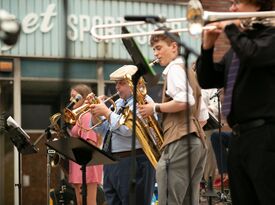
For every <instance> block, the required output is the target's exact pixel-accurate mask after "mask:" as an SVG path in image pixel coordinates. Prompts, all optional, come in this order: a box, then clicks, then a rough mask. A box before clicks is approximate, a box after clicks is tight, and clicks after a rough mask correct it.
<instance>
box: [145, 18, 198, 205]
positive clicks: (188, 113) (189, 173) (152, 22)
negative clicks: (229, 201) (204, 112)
mask: <svg viewBox="0 0 275 205" xmlns="http://www.w3.org/2000/svg"><path fill="white" fill-rule="evenodd" d="M147 21H148V22H150V23H151V24H154V25H156V26H157V27H158V28H159V29H162V30H164V35H166V36H168V37H169V38H171V39H173V40H174V41H175V42H177V43H178V45H179V46H181V47H183V48H184V50H185V52H183V53H180V54H179V56H181V57H182V58H183V59H184V63H185V73H186V101H187V108H186V117H187V119H189V115H190V106H189V96H188V82H189V75H188V58H189V55H190V53H192V54H193V55H195V56H196V57H198V56H199V54H198V53H197V52H196V51H195V50H194V49H192V48H190V47H189V46H187V45H186V44H185V43H184V42H182V41H181V40H180V39H179V38H178V37H177V36H175V35H174V34H173V33H170V32H169V30H168V29H166V28H165V27H164V28H163V27H161V26H159V25H158V22H156V20H155V19H154V18H152V19H147ZM187 133H190V121H189V120H187ZM187 145H188V177H189V181H190V182H191V160H192V159H191V151H190V149H191V142H190V138H187ZM166 170H167V183H168V170H169V162H168V163H167V167H166ZM190 184H191V183H190ZM166 193H167V195H168V190H167V191H166ZM167 197H168V196H167ZM189 203H190V204H193V190H192V186H190V198H189ZM167 205H168V202H167Z"/></svg>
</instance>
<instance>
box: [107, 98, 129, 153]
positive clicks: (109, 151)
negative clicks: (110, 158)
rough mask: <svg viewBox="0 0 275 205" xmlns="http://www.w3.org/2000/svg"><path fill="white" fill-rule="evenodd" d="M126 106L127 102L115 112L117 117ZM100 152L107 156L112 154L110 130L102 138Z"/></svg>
mask: <svg viewBox="0 0 275 205" xmlns="http://www.w3.org/2000/svg"><path fill="white" fill-rule="evenodd" d="M126 104H127V101H124V104H123V106H121V108H120V109H119V110H118V111H117V114H118V115H120V114H121V113H122V112H123V110H124V109H125V107H126ZM102 150H103V151H105V152H107V153H109V154H111V153H112V132H111V130H110V129H109V130H108V131H107V133H106V135H105V137H104V140H103V148H102Z"/></svg>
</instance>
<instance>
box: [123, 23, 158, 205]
mask: <svg viewBox="0 0 275 205" xmlns="http://www.w3.org/2000/svg"><path fill="white" fill-rule="evenodd" d="M121 32H122V33H129V31H128V29H127V28H126V27H125V26H123V27H122V28H121ZM122 41H123V44H124V46H125V48H126V49H127V51H128V53H129V54H130V56H131V58H132V60H133V62H134V65H135V66H137V68H138V70H137V72H136V73H135V74H134V75H133V76H132V83H133V126H132V145H131V148H132V153H131V156H132V164H131V177H130V181H131V183H130V204H131V205H134V204H135V202H136V195H135V194H136V180H135V177H136V164H135V163H134V162H135V158H136V143H135V142H136V140H135V139H136V117H137V116H136V95H137V84H138V80H139V78H140V77H141V76H144V78H145V81H146V82H147V83H148V84H149V85H150V86H153V85H155V84H157V82H158V81H159V77H160V76H159V75H156V73H155V71H154V70H153V69H152V68H151V66H149V64H148V62H147V61H146V59H145V58H144V56H143V55H142V53H141V51H140V49H139V48H138V46H137V44H136V42H135V41H134V39H133V38H123V39H122Z"/></svg>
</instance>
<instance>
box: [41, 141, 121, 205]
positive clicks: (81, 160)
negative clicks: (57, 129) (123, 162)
mask: <svg viewBox="0 0 275 205" xmlns="http://www.w3.org/2000/svg"><path fill="white" fill-rule="evenodd" d="M46 145H47V146H49V147H50V148H51V149H54V150H55V151H56V152H58V153H60V154H62V155H63V156H65V157H66V158H68V159H70V160H72V161H74V162H75V163H77V164H79V165H81V170H82V192H81V194H82V203H83V205H86V204H87V184H86V167H87V165H100V164H112V163H116V160H115V159H114V158H113V157H112V156H110V155H108V154H107V153H106V152H104V151H102V150H100V149H99V148H97V147H96V146H94V145H92V144H90V143H89V142H87V141H85V140H84V139H82V138H75V137H68V138H61V139H59V140H55V141H51V142H46Z"/></svg>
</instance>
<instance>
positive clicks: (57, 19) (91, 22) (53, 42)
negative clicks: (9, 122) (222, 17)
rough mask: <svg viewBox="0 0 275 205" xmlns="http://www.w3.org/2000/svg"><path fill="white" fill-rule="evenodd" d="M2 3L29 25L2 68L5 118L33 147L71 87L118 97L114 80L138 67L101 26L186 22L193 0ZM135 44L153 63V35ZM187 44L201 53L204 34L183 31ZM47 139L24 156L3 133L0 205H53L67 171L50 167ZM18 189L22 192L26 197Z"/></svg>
mask: <svg viewBox="0 0 275 205" xmlns="http://www.w3.org/2000/svg"><path fill="white" fill-rule="evenodd" d="M64 2H65V3H64ZM221 2H224V3H223V4H221V5H220V7H219V8H218V7H217V10H218V9H220V10H222V9H223V8H224V4H227V1H225V0H224V1H221ZM0 3H1V9H3V10H6V11H8V12H9V13H11V14H13V15H15V16H16V17H17V19H18V20H19V22H20V23H21V33H20V37H19V40H18V42H17V43H16V44H15V45H14V46H13V47H9V46H6V45H4V44H3V43H0V52H1V53H0V61H1V62H0V63H4V64H5V65H9V66H7V68H4V67H1V66H0V113H3V112H5V113H6V114H8V115H11V116H13V118H14V119H15V120H16V121H17V122H18V124H19V125H21V126H22V128H23V129H25V130H26V131H27V133H28V134H29V136H30V139H31V141H32V142H34V141H36V140H37V139H38V138H39V137H40V136H41V135H44V133H45V129H46V128H47V127H48V126H49V123H50V121H49V118H50V117H51V116H52V115H53V114H55V113H57V112H62V109H63V107H64V105H66V104H67V103H68V94H69V93H68V92H69V87H70V86H71V85H73V84H75V83H86V84H88V85H90V86H91V87H92V89H93V91H94V92H95V93H96V94H97V95H102V94H105V95H112V94H114V92H115V88H114V84H113V82H111V81H109V74H110V73H111V72H113V71H114V70H115V69H117V68H119V67H121V66H122V65H125V64H132V60H131V58H130V55H129V54H128V53H127V51H126V49H125V47H124V45H123V43H122V41H121V39H110V40H99V39H96V38H95V37H94V36H92V35H91V30H92V28H93V26H95V25H100V24H116V23H121V22H124V16H125V15H159V14H161V15H162V16H164V17H166V18H183V17H185V15H186V5H187V1H161V0H153V1H126V0H108V1H107V0H79V1H73V0H70V1H60V0H47V1H42V0H12V1H10V0H0ZM203 3H204V1H203ZM205 5H206V6H207V8H211V7H212V6H213V5H211V1H205ZM216 5H217V4H216ZM213 8H215V9H216V7H213ZM207 10H208V9H207ZM166 25H167V26H168V27H171V28H175V29H176V28H186V27H187V23H186V22H172V23H170V24H166ZM127 28H128V29H129V31H130V32H147V31H152V30H154V29H156V28H157V26H155V25H151V24H146V25H139V26H129V27H127ZM120 32H121V28H115V27H111V28H108V29H106V30H98V35H111V34H112V35H113V34H119V33H120ZM134 39H135V41H136V43H137V45H138V47H139V48H140V50H141V52H142V54H143V55H144V57H145V58H146V59H147V60H148V61H151V60H153V59H154V57H153V53H152V49H151V48H150V46H149V44H148V39H149V37H148V36H139V37H135V38H134ZM181 39H182V41H184V42H185V43H186V44H187V45H188V46H190V47H192V48H193V49H195V50H196V51H198V52H199V51H200V44H201V39H200V36H197V37H194V36H191V35H189V34H188V32H183V33H181ZM222 51H223V49H222ZM194 60H195V56H190V58H189V63H190V62H193V61H194ZM154 69H155V71H156V72H157V73H160V72H161V71H162V68H161V67H159V66H155V67H154ZM161 87H162V85H161V81H160V82H159V84H158V85H156V86H154V87H151V88H150V89H148V92H149V94H150V95H151V96H152V97H153V98H154V99H155V100H156V101H159V100H160V97H161ZM47 140H49V139H47V137H42V139H41V140H40V141H39V142H38V143H37V147H38V148H39V152H38V153H36V154H32V155H23V156H20V155H19V154H18V152H17V149H16V148H14V147H13V144H12V143H11V141H10V139H8V138H7V137H6V136H5V135H4V134H3V132H1V133H0V163H1V166H0V178H1V181H0V188H1V190H4V192H0V204H7V205H9V204H16V205H17V204H20V202H23V204H45V203H46V201H47V198H48V194H47V193H48V189H49V188H55V187H56V186H58V180H59V179H60V178H62V174H60V170H59V168H49V167H47V149H46V146H45V142H46V141H47ZM21 157H22V160H21V159H20V158H21ZM20 166H21V167H20ZM20 176H22V180H20V179H19V177H20ZM16 184H21V186H22V195H21V196H22V199H20V193H19V191H20V190H19V189H18V186H15V185H16ZM20 200H21V201H20Z"/></svg>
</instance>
